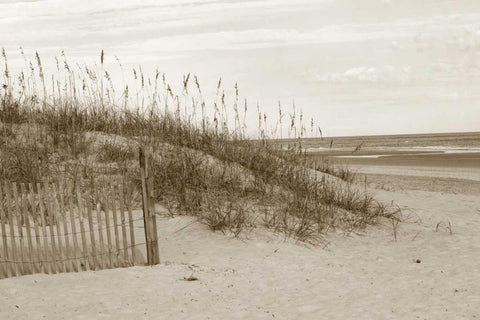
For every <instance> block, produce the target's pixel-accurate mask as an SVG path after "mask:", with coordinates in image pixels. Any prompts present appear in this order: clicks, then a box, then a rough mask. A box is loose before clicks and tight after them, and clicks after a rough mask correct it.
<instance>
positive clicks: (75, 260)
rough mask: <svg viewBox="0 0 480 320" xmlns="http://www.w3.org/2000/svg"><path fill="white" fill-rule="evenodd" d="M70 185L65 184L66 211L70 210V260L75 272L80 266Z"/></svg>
mask: <svg viewBox="0 0 480 320" xmlns="http://www.w3.org/2000/svg"><path fill="white" fill-rule="evenodd" d="M71 188H72V187H71V185H70V184H68V185H67V190H68V194H67V201H68V211H69V212H70V228H71V230H72V240H73V256H72V258H73V260H72V265H73V268H74V269H75V271H76V272H78V271H80V266H79V257H78V254H77V253H78V250H79V246H78V239H77V226H76V222H75V210H74V206H73V199H72V198H73V192H75V191H74V190H72V189H71Z"/></svg>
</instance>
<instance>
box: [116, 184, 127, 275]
mask: <svg viewBox="0 0 480 320" xmlns="http://www.w3.org/2000/svg"><path fill="white" fill-rule="evenodd" d="M117 192H118V201H119V210H120V223H121V224H122V240H123V262H122V264H123V266H128V241H127V229H126V225H125V197H124V193H123V187H122V184H120V185H119V186H118V188H117Z"/></svg>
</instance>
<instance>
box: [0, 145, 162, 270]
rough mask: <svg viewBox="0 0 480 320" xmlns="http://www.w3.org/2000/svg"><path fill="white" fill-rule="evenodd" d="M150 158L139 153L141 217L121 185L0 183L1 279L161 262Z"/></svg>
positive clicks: (143, 151) (141, 152)
mask: <svg viewBox="0 0 480 320" xmlns="http://www.w3.org/2000/svg"><path fill="white" fill-rule="evenodd" d="M149 158H150V156H149V154H148V152H146V151H145V150H144V149H140V164H141V177H142V203H143V214H142V212H139V211H133V212H132V199H131V194H132V192H131V190H125V189H126V186H124V185H123V184H122V183H109V184H107V185H106V186H103V187H102V188H101V189H100V190H97V189H95V188H91V187H90V188H89V187H86V186H85V187H84V188H82V187H81V186H82V183H81V182H80V183H77V185H76V186H73V185H71V184H66V183H64V184H62V183H36V184H31V183H30V184H23V183H21V184H16V183H8V182H4V183H0V237H1V240H0V278H8V277H14V276H20V275H27V274H33V273H60V272H79V271H84V270H99V269H108V268H117V267H127V266H133V265H144V264H145V263H148V264H150V265H154V264H158V263H160V258H159V254H158V240H157V228H156V220H155V214H154V202H153V199H152V194H153V182H152V175H151V174H150V173H149V171H148V159H149ZM82 189H84V190H82ZM138 231H140V232H141V234H138V235H137V234H136V233H137V232H138ZM136 236H137V237H136ZM144 252H145V253H146V256H147V259H146V261H145V258H144Z"/></svg>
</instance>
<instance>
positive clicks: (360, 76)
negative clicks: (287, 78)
mask: <svg viewBox="0 0 480 320" xmlns="http://www.w3.org/2000/svg"><path fill="white" fill-rule="evenodd" d="M316 79H317V80H319V81H324V82H333V83H353V82H358V83H362V82H364V83H397V84H405V83H409V82H411V81H412V80H413V74H412V69H411V67H409V66H406V67H398V66H391V65H386V66H381V67H365V66H361V67H355V68H351V69H348V70H346V71H344V72H337V73H328V74H325V75H317V76H316Z"/></svg>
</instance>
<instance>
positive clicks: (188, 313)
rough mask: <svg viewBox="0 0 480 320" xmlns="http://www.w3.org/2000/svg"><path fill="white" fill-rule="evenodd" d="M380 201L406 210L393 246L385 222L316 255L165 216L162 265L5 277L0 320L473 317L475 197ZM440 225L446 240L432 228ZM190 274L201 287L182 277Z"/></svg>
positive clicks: (0, 285) (406, 195) (479, 221)
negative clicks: (446, 223)
mask: <svg viewBox="0 0 480 320" xmlns="http://www.w3.org/2000/svg"><path fill="white" fill-rule="evenodd" d="M377 196H378V198H380V199H382V200H384V201H391V200H395V202H397V203H399V204H400V205H401V207H402V208H403V210H404V215H405V216H408V215H409V214H410V219H409V221H410V223H404V224H402V225H401V226H400V229H399V234H398V239H397V241H396V242H395V241H394V240H393V236H392V228H391V226H390V225H389V224H388V221H384V222H383V223H382V224H380V225H378V226H375V227H370V228H369V229H368V230H366V233H364V234H351V235H349V236H345V235H343V234H332V235H330V236H329V237H328V241H329V242H330V244H329V245H328V247H327V248H326V249H322V248H318V247H317V248H309V247H306V246H304V245H302V244H296V243H294V241H292V240H288V239H287V240H285V239H284V238H283V237H281V236H275V235H272V234H271V233H270V232H268V231H265V230H256V231H255V232H253V233H252V234H250V235H249V236H248V238H246V239H243V240H238V239H233V238H230V237H228V236H224V235H222V234H221V233H216V234H214V233H212V232H210V231H208V230H207V229H206V228H205V227H204V226H203V225H201V224H198V223H193V224H191V225H189V226H188V227H186V228H184V229H182V228H183V227H184V226H186V225H188V224H189V223H190V222H191V221H192V219H191V218H188V217H177V218H173V219H169V218H162V219H160V223H159V235H160V252H161V257H162V265H160V266H156V267H134V268H129V269H116V270H104V271H99V272H83V273H77V274H74V273H71V274H60V275H54V276H51V275H33V276H24V277H21V278H15V279H6V280H2V281H0V297H1V299H0V318H1V319H92V318H99V319H131V318H134V317H135V318H137V319H273V318H275V319H295V318H300V319H475V318H480V262H479V259H478V254H479V253H480V233H479V232H478V230H479V229H480V197H478V196H475V195H465V194H456V195H455V194H446V193H439V192H423V191H415V192H413V191H402V192H387V191H378V192H377ZM419 219H421V221H416V222H415V220H419ZM447 220H449V221H450V222H451V224H452V226H453V235H450V234H449V232H448V230H446V229H445V228H440V230H439V231H438V232H435V231H434V228H435V225H436V224H437V223H438V222H439V221H447ZM415 259H420V260H421V263H415V262H414V260H415ZM192 273H193V275H194V276H196V277H198V279H199V280H198V281H191V282H189V281H184V280H183V278H184V277H189V276H190V275H192Z"/></svg>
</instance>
